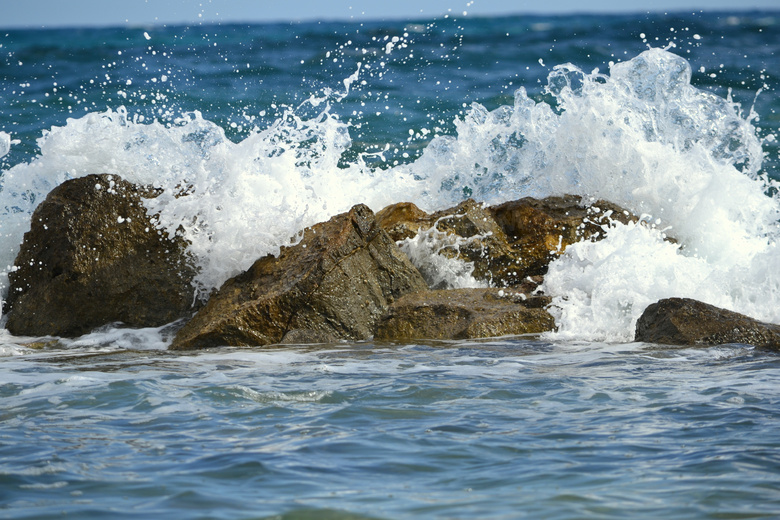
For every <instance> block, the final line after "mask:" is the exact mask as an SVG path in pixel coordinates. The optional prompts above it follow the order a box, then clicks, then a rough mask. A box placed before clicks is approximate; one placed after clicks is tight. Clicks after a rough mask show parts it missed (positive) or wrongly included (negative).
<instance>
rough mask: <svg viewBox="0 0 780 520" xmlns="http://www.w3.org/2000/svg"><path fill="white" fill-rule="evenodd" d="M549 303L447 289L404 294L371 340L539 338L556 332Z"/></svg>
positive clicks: (511, 293)
mask: <svg viewBox="0 0 780 520" xmlns="http://www.w3.org/2000/svg"><path fill="white" fill-rule="evenodd" d="M549 303H550V299H549V298H547V297H544V296H529V295H527V294H524V293H522V292H516V291H513V290H511V289H506V290H503V289H451V290H440V291H425V292H418V293H412V294H407V295H406V296H403V297H402V298H399V299H398V300H397V301H396V302H395V303H393V304H392V305H391V306H390V310H389V311H388V313H387V314H386V315H385V316H384V317H383V318H382V320H381V321H380V322H379V324H378V325H377V331H376V334H375V338H376V339H382V340H401V341H409V340H418V339H468V338H487V337H497V336H510V335H520V334H540V333H542V332H547V331H550V330H553V329H554V328H555V320H554V319H553V317H552V316H551V315H550V314H549V313H548V312H547V311H546V310H545V307H546V306H547V305H548V304H549Z"/></svg>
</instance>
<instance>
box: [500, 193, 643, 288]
mask: <svg viewBox="0 0 780 520" xmlns="http://www.w3.org/2000/svg"><path fill="white" fill-rule="evenodd" d="M488 209H489V211H490V212H491V213H492V215H493V217H494V218H495V219H496V222H498V224H499V225H500V226H501V228H502V229H503V231H504V233H506V235H507V236H508V240H509V241H510V242H511V243H512V247H513V248H515V249H517V250H519V251H521V252H522V254H521V255H520V257H519V263H518V271H519V272H520V273H521V274H520V275H519V279H520V280H523V279H525V278H526V277H527V276H535V275H544V274H545V273H547V267H548V266H549V264H550V262H551V261H552V260H554V259H555V258H557V257H558V256H560V255H562V254H563V252H564V250H565V249H566V247H567V246H569V245H571V244H574V243H576V242H579V241H580V240H594V241H595V240H599V239H602V238H604V237H605V236H606V231H607V230H608V229H609V226H610V224H611V222H612V221H618V222H622V223H624V224H625V223H627V222H629V221H632V222H636V221H637V220H639V219H638V218H637V217H636V216H634V215H632V214H630V213H629V212H628V211H626V210H624V209H623V208H621V207H619V206H617V205H615V204H612V203H611V202H607V201H603V200H599V201H596V202H593V203H585V204H584V203H583V201H582V198H581V197H577V196H574V195H565V196H563V197H547V198H544V199H534V198H531V197H525V198H522V199H519V200H515V201H510V202H505V203H503V204H499V205H497V206H492V207H490V208H488Z"/></svg>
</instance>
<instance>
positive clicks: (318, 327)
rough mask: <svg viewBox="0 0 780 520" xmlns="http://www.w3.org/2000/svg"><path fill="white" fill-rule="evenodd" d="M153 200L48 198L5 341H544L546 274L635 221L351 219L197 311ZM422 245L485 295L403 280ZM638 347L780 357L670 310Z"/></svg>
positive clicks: (764, 333)
mask: <svg viewBox="0 0 780 520" xmlns="http://www.w3.org/2000/svg"><path fill="white" fill-rule="evenodd" d="M157 195H158V193H157V192H155V191H154V190H152V189H148V188H143V187H139V186H135V185H132V184H130V183H127V182H125V181H123V180H122V179H119V178H118V177H116V176H111V175H89V176H87V177H83V178H80V179H74V180H71V181H67V182H65V183H63V184H62V185H61V186H59V187H58V188H56V189H55V190H53V191H52V192H51V193H50V194H49V196H48V197H47V198H46V200H45V201H44V202H42V203H41V204H40V206H39V207H38V209H36V211H35V212H34V214H33V217H32V223H31V229H30V231H29V232H28V233H27V234H25V237H24V242H23V244H22V247H21V251H20V253H19V255H18V257H17V259H16V263H15V269H14V270H13V272H11V273H10V274H9V279H10V282H11V285H10V290H9V294H8V298H7V301H6V302H5V303H6V309H5V310H6V313H7V328H8V330H9V331H10V332H12V333H13V334H18V335H32V336H45V335H53V336H77V335H80V334H84V333H86V332H89V331H90V330H92V329H94V328H95V327H99V326H102V325H106V324H112V323H117V322H119V323H123V324H125V325H127V326H131V327H145V326H159V325H162V324H165V323H170V322H172V321H175V320H177V319H180V318H190V319H189V321H187V323H186V324H184V326H183V327H182V328H181V329H180V330H179V332H178V334H177V335H176V337H175V338H174V340H173V343H172V345H171V349H175V350H190V349H202V348H208V347H215V346H223V345H233V346H260V345H269V344H285V343H323V342H326V343H331V342H336V341H340V340H349V341H355V340H364V339H369V338H376V339H379V340H391V341H408V340H418V339H467V338H481V337H495V336H506V335H521V334H539V333H542V332H545V331H550V330H553V329H554V328H555V322H554V320H553V318H552V316H551V315H550V314H549V313H548V312H547V311H546V308H547V306H548V305H549V304H550V299H549V298H548V297H546V296H544V295H541V294H538V291H537V286H538V285H539V283H540V282H541V281H542V279H543V276H544V275H545V273H546V272H547V268H548V265H549V263H550V261H551V260H552V259H554V258H556V257H557V256H559V255H560V254H562V253H563V251H564V250H565V249H566V247H567V246H568V245H570V244H573V243H575V242H577V241H580V240H599V239H601V238H603V237H604V236H605V234H606V233H607V232H608V230H609V227H610V226H613V225H614V222H616V221H617V222H623V223H626V222H628V221H634V222H635V221H637V218H636V217H635V216H633V215H631V214H630V213H629V212H627V211H625V210H623V209H622V208H619V207H617V206H615V205H614V204H611V203H609V202H606V201H595V202H589V203H588V202H584V201H582V200H581V199H580V198H579V197H574V196H564V197H549V198H546V199H541V200H538V199H532V198H524V199H520V200H516V201H510V202H506V203H504V204H500V205H498V206H492V207H487V206H485V205H483V204H479V203H477V202H475V201H473V200H466V201H464V202H462V203H461V204H459V205H457V206H455V207H453V208H449V209H446V210H442V211H439V212H436V213H427V212H424V211H422V210H421V209H420V208H418V207H417V206H415V205H414V204H411V203H399V204H395V205H392V206H389V207H387V208H385V209H383V210H381V211H379V212H378V213H377V214H376V215H375V214H374V213H373V212H372V211H371V210H370V209H369V208H368V207H366V206H364V205H362V204H361V205H357V206H354V207H353V208H352V209H350V210H349V211H348V212H345V213H342V214H340V215H336V216H334V217H333V218H331V219H330V220H328V221H327V222H321V223H319V224H316V225H314V226H311V227H310V228H307V229H306V230H304V232H303V234H302V239H301V240H300V242H298V243H297V244H294V245H290V246H287V247H283V248H282V249H281V252H280V254H279V255H277V256H265V257H263V258H260V259H258V260H257V261H256V262H255V263H254V264H253V265H252V266H251V267H250V268H249V269H248V270H247V271H245V272H243V273H241V274H239V275H237V276H235V277H233V278H231V279H230V280H228V281H227V282H225V283H224V284H223V286H222V287H221V288H220V289H219V290H218V291H216V292H215V293H214V294H212V296H211V297H210V298H209V300H208V302H206V303H205V305H204V306H203V307H202V308H200V309H199V310H198V309H196V308H195V307H194V306H193V304H194V301H195V292H194V288H193V283H192V282H193V279H194V277H195V275H196V269H195V267H194V264H193V262H192V260H191V258H190V257H189V256H188V253H187V244H186V242H185V241H184V240H183V239H182V238H181V237H178V236H168V234H167V233H166V232H164V231H162V230H161V229H159V228H158V223H157V219H156V218H155V217H154V216H150V215H148V214H147V212H146V210H145V208H144V205H143V199H145V198H150V197H155V196H157ZM425 234H429V235H431V236H433V235H435V238H436V239H437V243H438V244H440V245H439V246H438V248H437V249H436V250H435V251H434V252H432V253H431V254H436V255H442V256H443V257H445V258H447V259H458V260H461V261H463V262H465V263H466V264H467V265H470V266H472V267H473V271H472V275H473V277H474V278H476V279H477V280H481V281H482V282H483V284H484V285H486V286H489V287H490V288H482V289H445V288H442V287H440V286H439V282H436V281H434V280H433V278H432V277H431V276H428V274H429V273H426V272H425V269H423V266H415V265H413V263H412V261H410V258H409V257H408V256H407V255H406V254H405V253H404V252H403V251H402V250H401V248H399V246H398V244H399V243H400V244H408V243H409V241H414V240H417V239H419V238H420V237H421V236H424V235H425ZM418 267H420V269H421V270H422V271H423V272H422V273H421V272H420V269H418ZM196 310H197V312H195V311H196ZM193 313H195V314H194V316H193ZM636 340H637V341H646V342H653V343H662V344H675V345H713V344H722V343H747V344H751V345H755V346H757V347H762V348H770V349H775V350H780V325H772V324H766V323H760V322H757V321H755V320H752V319H750V318H748V317H746V316H742V315H739V314H737V313H733V312H730V311H726V310H723V309H717V308H715V307H712V306H709V305H706V304H703V303H701V302H697V301H694V300H687V299H681V298H671V299H668V300H662V301H660V302H658V303H656V304H653V305H651V306H649V307H648V308H647V310H646V311H645V313H644V314H643V315H642V317H641V318H640V319H639V321H638V323H637V329H636Z"/></svg>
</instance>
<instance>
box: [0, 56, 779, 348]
mask: <svg viewBox="0 0 780 520" xmlns="http://www.w3.org/2000/svg"><path fill="white" fill-rule="evenodd" d="M359 74H360V71H359V70H358V71H356V72H355V73H354V74H353V75H352V76H350V77H349V78H347V80H346V81H345V82H344V86H345V91H344V92H329V93H327V95H326V96H325V97H322V98H312V99H310V100H309V101H308V102H307V103H305V105H306V106H305V107H303V108H302V109H299V110H297V111H296V110H288V111H287V112H286V113H285V114H284V115H282V116H281V117H280V118H279V119H278V120H277V121H276V122H275V123H273V124H272V125H271V126H270V127H268V128H265V129H258V130H257V131H255V132H254V133H252V134H251V135H250V136H249V137H247V138H245V139H244V140H242V141H240V142H237V143H234V142H231V141H230V140H228V139H227V138H226V136H225V133H224V131H223V130H222V129H221V128H220V127H219V126H217V125H216V124H214V123H212V122H210V121H207V120H205V119H204V118H203V117H202V116H201V115H200V114H198V113H191V114H186V115H185V116H183V117H181V118H180V119H179V120H177V121H176V122H175V123H173V124H164V123H161V122H157V121H155V122H142V121H139V120H134V119H132V118H130V117H129V116H128V114H127V112H126V110H125V109H124V108H121V107H120V108H117V109H115V110H107V111H106V112H102V113H92V114H88V115H86V116H84V117H81V118H79V119H70V120H68V122H67V124H66V125H65V126H63V127H55V128H52V129H50V130H49V131H47V132H45V133H44V135H43V137H41V139H40V140H39V142H38V145H39V147H40V154H39V156H38V157H37V158H36V159H35V160H33V161H32V162H30V163H29V164H20V165H17V166H14V167H13V168H11V169H9V170H7V171H5V172H4V173H3V177H2V181H3V186H2V191H0V241H2V245H3V247H2V248H0V268H2V267H5V266H9V267H10V265H11V264H12V262H13V259H14V257H15V254H16V252H17V250H18V244H19V242H20V241H21V237H22V234H23V233H24V231H25V230H26V229H28V227H29V218H30V214H31V212H32V210H33V209H34V208H35V206H36V205H37V204H38V203H39V202H40V201H41V200H42V198H43V197H44V196H45V194H46V193H47V192H48V191H50V190H51V189H52V188H53V187H54V186H56V185H57V184H59V183H61V182H63V181H64V180H65V179H67V178H71V177H77V176H82V175H86V174H89V173H96V172H105V173H113V174H117V175H120V176H122V177H124V178H126V179H128V180H130V181H132V182H139V183H147V184H153V185H156V186H160V187H163V188H165V189H166V192H165V194H164V195H162V196H160V197H158V198H156V199H153V200H150V201H149V202H148V204H147V205H148V210H149V211H150V212H152V213H159V214H160V220H161V222H162V224H163V226H164V227H165V228H166V229H168V230H169V231H170V230H176V229H181V230H183V231H182V232H183V235H184V237H185V238H186V239H187V240H189V241H190V242H191V250H192V252H193V254H194V255H195V257H196V258H197V261H198V263H199V266H200V268H201V273H200V275H199V278H198V284H199V286H200V288H201V289H202V290H203V291H204V292H205V291H208V290H210V289H211V288H213V287H217V286H219V285H220V284H221V283H222V282H223V281H224V280H225V279H227V278H228V277H230V276H232V275H234V274H237V273H238V272H240V271H241V270H243V269H246V268H247V267H248V266H249V265H251V263H252V262H253V261H254V260H255V259H256V258H258V257H259V256H261V255H264V254H269V253H270V254H275V253H277V252H278V251H279V248H280V247H281V246H282V245H285V244H289V243H290V242H291V241H294V240H296V237H297V233H298V232H299V231H300V230H301V229H302V228H303V227H305V226H307V225H310V224H313V223H315V222H317V221H321V220H325V219H327V218H329V217H330V216H332V215H334V214H336V213H339V212H341V211H345V210H346V209H348V208H349V207H350V206H352V205H353V204H356V203H359V202H364V203H367V204H368V205H369V206H371V207H372V208H374V209H375V210H376V209H380V208H381V207H383V206H384V205H386V204H389V203H393V202H398V201H403V200H406V201H411V202H415V203H416V204H417V205H418V206H420V207H422V208H423V209H426V210H434V209H442V208H444V207H448V206H450V205H453V204H455V203H457V202H459V201H461V200H462V199H464V198H465V197H468V196H471V197H474V198H476V199H477V200H480V201H485V202H488V203H497V202H502V201H505V200H510V199H514V198H519V197H522V196H527V195H532V196H546V195H552V194H564V193H573V194H578V195H582V196H585V197H594V198H605V199H608V200H611V201H613V202H615V203H618V204H620V205H622V206H624V207H626V208H627V209H630V210H631V211H633V212H635V213H636V214H640V215H643V216H644V217H645V220H647V221H649V222H651V223H654V224H655V225H656V229H653V228H651V227H647V226H639V225H629V226H617V227H616V228H615V229H614V230H613V231H611V232H610V236H609V238H608V239H607V240H605V241H603V242H599V243H596V244H591V243H583V244H578V245H575V246H573V247H570V248H569V249H568V250H567V252H566V254H565V255H563V256H562V257H561V258H560V259H559V260H557V261H556V262H554V263H553V265H552V266H551V269H550V274H549V275H548V277H547V280H546V282H545V285H544V290H545V291H547V292H548V294H550V295H552V296H553V297H554V309H553V311H554V312H555V313H556V318H557V320H558V325H559V334H560V335H563V336H567V337H570V338H582V339H586V338H587V339H591V340H610V341H611V340H619V341H625V340H630V339H631V335H632V328H633V324H634V322H635V320H636V318H637V316H638V314H639V313H641V310H642V309H643V308H644V306H645V305H646V304H648V303H650V302H652V301H654V300H656V299H658V298H660V297H663V296H673V295H674V296H691V297H695V298H699V299H702V300H705V301H709V302H711V303H714V304H716V305H721V306H724V307H729V308H732V309H734V310H737V311H741V312H746V313H748V314H751V315H753V316H755V317H758V318H762V319H767V320H773V321H780V305H778V303H780V301H779V300H780V274H779V273H780V265H779V264H780V255H778V254H777V250H776V249H777V245H776V237H777V233H778V229H777V221H778V217H780V209H779V207H778V203H777V200H776V199H774V198H772V197H769V196H767V195H765V191H766V188H767V187H768V181H766V180H765V179H763V178H762V177H761V175H760V172H761V162H762V153H763V152H762V143H761V141H760V139H759V138H758V137H757V136H756V132H755V128H754V126H753V125H752V120H753V118H754V116H755V114H752V112H749V113H748V114H743V113H741V112H740V107H739V106H737V105H736V104H734V103H732V102H731V101H730V100H729V99H723V98H720V97H717V96H715V95H713V94H711V93H709V92H705V91H702V90H699V89H697V88H695V87H693V86H691V84H690V77H691V69H690V65H689V64H688V63H687V62H686V61H685V60H684V59H683V58H680V57H678V56H676V55H674V54H672V53H670V52H667V51H664V50H661V49H650V50H648V51H646V52H644V53H642V54H641V55H639V56H638V57H636V58H634V59H632V60H629V61H626V62H623V63H618V64H615V65H613V66H612V67H611V69H610V74H609V75H605V74H601V73H599V72H598V71H593V72H591V73H586V72H584V71H582V70H580V69H579V68H577V67H576V66H574V65H561V66H558V67H555V68H554V69H553V71H552V72H551V73H550V75H549V78H548V81H549V85H548V90H549V92H550V94H552V95H553V96H554V97H555V98H556V101H557V106H556V107H555V108H553V107H551V106H550V105H548V104H546V103H541V102H540V103H537V102H535V101H533V100H532V99H530V98H529V97H528V96H527V95H526V92H525V90H524V89H522V88H521V89H520V90H518V91H517V93H516V95H515V100H514V105H513V106H504V107H501V108H499V109H497V110H494V111H488V110H487V109H485V108H484V107H483V106H481V105H479V104H474V105H472V107H471V109H470V111H469V112H468V114H467V115H466V116H465V117H464V118H463V119H462V120H459V121H457V122H456V128H457V135H455V136H439V137H436V138H434V139H433V140H432V142H431V143H430V144H429V146H428V147H427V148H426V150H425V151H424V153H423V155H422V156H421V157H420V159H418V160H417V161H415V162H413V163H411V164H406V165H401V166H397V167H395V168H391V169H388V170H375V169H372V168H370V167H368V166H367V165H366V163H365V162H364V159H363V158H362V157H358V158H357V159H356V160H355V161H353V162H352V163H351V164H349V165H346V167H345V166H344V165H339V161H340V160H341V159H342V154H343V153H344V152H345V151H346V150H348V149H349V148H350V146H351V137H350V134H349V125H348V124H346V123H344V122H343V121H341V120H340V118H339V117H338V116H337V115H336V114H335V113H334V112H336V111H337V110H334V109H333V106H334V105H336V104H337V103H338V101H339V100H340V99H341V98H343V96H345V95H347V94H348V90H349V87H350V85H351V84H352V83H353V82H354V81H356V80H357V79H358V76H359ZM312 111H313V112H314V113H315V115H314V116H312V117H304V116H302V115H300V114H303V113H307V112H308V113H311V112H312ZM182 193H186V196H178V195H181V194H182ZM662 228H663V229H667V232H668V233H669V234H671V235H673V236H675V237H676V238H677V239H678V240H679V245H672V244H669V243H667V242H664V241H663V238H662V234H661V232H660V231H659V229H662ZM418 245H419V244H418ZM409 248H410V250H411V245H410V246H409ZM417 250H418V252H419V251H420V250H421V248H419V247H418V248H417ZM6 271H7V269H6ZM462 274H463V273H460V272H459V273H454V274H453V273H451V274H448V275H447V276H451V277H458V276H461V275H462ZM466 274H469V273H466ZM0 284H2V285H3V286H5V285H7V284H6V283H5V281H4V280H0ZM451 285H455V286H457V285H458V283H454V284H451ZM4 290H5V287H4Z"/></svg>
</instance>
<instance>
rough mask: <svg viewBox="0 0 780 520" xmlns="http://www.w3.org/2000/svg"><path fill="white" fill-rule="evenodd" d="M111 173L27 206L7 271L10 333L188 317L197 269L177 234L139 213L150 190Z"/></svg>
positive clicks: (66, 331)
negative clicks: (26, 226) (28, 217)
mask: <svg viewBox="0 0 780 520" xmlns="http://www.w3.org/2000/svg"><path fill="white" fill-rule="evenodd" d="M157 195H158V193H157V192H155V191H154V190H150V189H147V188H141V187H138V186H135V185H133V184H131V183H129V182H126V181H124V180H122V179H120V178H119V177H118V176H115V175H105V174H104V175H88V176H86V177H81V178H78V179H73V180H69V181H66V182H64V183H63V184H61V185H60V186H58V187H57V188H55V189H54V190H52V191H51V192H50V193H49V195H48V196H47V197H46V199H45V200H44V201H43V202H42V203H41V204H40V205H39V206H38V208H37V209H36V210H35V211H34V212H33V215H32V222H31V228H30V231H28V232H27V233H26V234H25V235H24V241H23V243H22V246H21V250H20V252H19V254H18V256H17V258H16V261H15V267H16V270H15V271H12V272H11V273H10V274H9V279H10V288H9V294H8V299H7V301H6V305H7V307H8V308H9V309H10V311H9V313H8V322H7V324H6V327H7V329H8V330H9V331H10V332H11V333H12V334H18V335H31V336H43V335H52V336H64V337H73V336H78V335H81V334H84V333H86V332H89V331H90V330H92V329H94V328H95V327H98V326H101V325H105V324H108V323H113V322H122V323H124V324H125V325H128V326H132V327H149V326H159V325H163V324H165V323H169V322H171V321H174V320H176V319H179V318H181V317H183V316H186V315H188V314H189V313H190V312H192V311H191V307H192V305H193V301H194V292H195V290H194V287H193V285H192V279H193V277H194V276H195V272H196V271H195V268H194V266H193V264H192V262H191V260H190V258H189V257H188V255H187V253H186V249H187V244H186V242H185V241H184V240H183V239H181V238H180V237H175V236H174V237H173V238H170V237H169V236H168V234H167V233H166V232H164V231H161V230H158V229H157V221H156V219H155V218H154V217H150V216H149V215H147V213H146V210H145V208H144V206H143V203H142V198H151V197H155V196H157Z"/></svg>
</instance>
